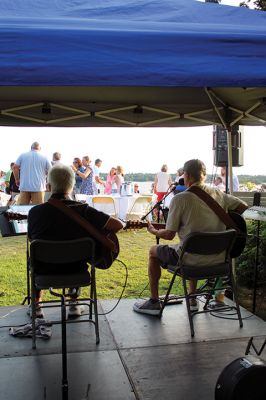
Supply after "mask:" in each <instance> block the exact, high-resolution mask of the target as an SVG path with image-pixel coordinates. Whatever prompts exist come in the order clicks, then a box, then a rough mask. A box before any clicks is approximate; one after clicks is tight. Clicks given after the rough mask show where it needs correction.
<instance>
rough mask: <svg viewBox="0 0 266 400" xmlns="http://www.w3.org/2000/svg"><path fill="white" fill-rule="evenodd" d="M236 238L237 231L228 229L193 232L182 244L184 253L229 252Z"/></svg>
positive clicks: (209, 253) (207, 253)
mask: <svg viewBox="0 0 266 400" xmlns="http://www.w3.org/2000/svg"><path fill="white" fill-rule="evenodd" d="M235 238H236V231H235V230H234V229H228V230H226V231H222V232H193V233H191V234H190V235H188V236H187V237H186V239H185V240H184V243H183V246H182V255H183V254H184V253H192V254H199V255H211V254H219V253H222V252H223V251H225V255H226V256H227V254H228V253H229V251H230V250H231V247H232V245H233V243H234V240H235Z"/></svg>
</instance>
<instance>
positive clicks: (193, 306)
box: [189, 299, 199, 312]
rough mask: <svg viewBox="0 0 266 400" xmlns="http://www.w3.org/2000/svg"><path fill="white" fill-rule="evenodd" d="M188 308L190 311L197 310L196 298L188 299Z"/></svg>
mask: <svg viewBox="0 0 266 400" xmlns="http://www.w3.org/2000/svg"><path fill="white" fill-rule="evenodd" d="M189 308H190V311H192V312H197V311H199V302H198V300H197V299H189Z"/></svg>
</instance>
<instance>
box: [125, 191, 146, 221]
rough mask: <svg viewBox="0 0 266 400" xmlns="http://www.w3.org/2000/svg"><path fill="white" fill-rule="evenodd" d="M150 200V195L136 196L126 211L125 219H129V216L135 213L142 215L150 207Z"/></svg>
mask: <svg viewBox="0 0 266 400" xmlns="http://www.w3.org/2000/svg"><path fill="white" fill-rule="evenodd" d="M151 202H152V196H140V197H137V198H136V200H135V201H134V203H133V205H132V207H131V209H130V210H129V212H128V213H127V217H126V219H127V220H128V219H131V216H133V215H137V216H139V218H140V217H142V216H143V215H144V214H145V213H146V212H147V211H148V208H149V207H150V205H151Z"/></svg>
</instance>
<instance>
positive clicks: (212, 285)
mask: <svg viewBox="0 0 266 400" xmlns="http://www.w3.org/2000/svg"><path fill="white" fill-rule="evenodd" d="M218 280H219V278H215V280H214V282H213V283H212V284H211V288H210V289H209V291H208V295H207V296H208V297H207V300H206V302H205V304H204V306H203V310H204V311H205V310H207V308H208V305H209V302H210V300H211V299H212V295H213V294H214V288H215V287H216V285H217V282H218ZM209 282H210V281H209Z"/></svg>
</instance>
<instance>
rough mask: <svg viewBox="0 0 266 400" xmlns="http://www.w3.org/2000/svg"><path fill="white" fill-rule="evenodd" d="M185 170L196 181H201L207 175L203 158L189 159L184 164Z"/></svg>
mask: <svg viewBox="0 0 266 400" xmlns="http://www.w3.org/2000/svg"><path fill="white" fill-rule="evenodd" d="M184 172H186V173H187V174H188V175H190V176H191V177H192V178H194V179H195V182H201V181H202V180H203V179H204V178H205V176H206V166H205V164H204V162H203V161H201V160H198V159H194V160H189V161H187V162H185V164H184Z"/></svg>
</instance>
